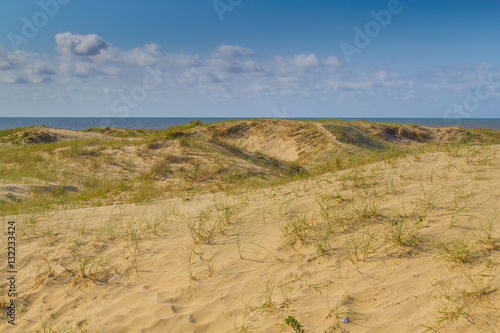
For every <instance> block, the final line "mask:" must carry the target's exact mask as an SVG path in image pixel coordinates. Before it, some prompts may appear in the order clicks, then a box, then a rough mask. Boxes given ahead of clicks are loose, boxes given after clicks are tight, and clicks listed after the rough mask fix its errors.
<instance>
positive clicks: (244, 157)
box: [0, 120, 500, 332]
mask: <svg viewBox="0 0 500 333" xmlns="http://www.w3.org/2000/svg"><path fill="white" fill-rule="evenodd" d="M464 131H465V132H464ZM24 133H27V134H24ZM442 133H445V134H442ZM499 139H500V136H499V135H498V133H497V132H495V131H489V130H470V131H469V130H459V131H458V130H457V131H456V133H455V132H453V129H449V130H446V131H444V132H438V131H437V130H436V131H434V130H433V129H428V128H424V127H420V126H409V125H408V126H399V125H387V124H369V123H365V122H348V123H347V122H340V121H320V122H315V121H285V120H249V121H233V122H226V123H217V124H210V125H204V124H201V123H192V124H189V125H185V126H178V127H175V128H171V129H168V130H165V131H150V130H119V129H111V128H104V129H91V130H88V131H83V132H72V131H65V132H60V131H59V130H54V131H52V130H51V129H47V128H43V127H40V128H28V129H17V130H9V131H1V132H0V141H2V142H4V143H5V144H6V145H4V146H2V147H1V148H0V149H1V152H2V154H0V180H1V182H0V212H1V213H0V215H1V216H2V219H3V220H5V221H7V220H15V221H16V223H17V235H18V247H19V251H18V253H19V254H18V262H19V263H20V264H19V265H20V266H19V272H20V274H19V277H20V280H19V281H18V282H17V283H18V284H17V285H18V288H19V290H18V293H19V294H18V297H17V301H18V310H19V312H18V313H19V318H18V324H19V326H18V330H17V331H19V332H24V331H35V332H36V331H39V332H73V331H75V332H111V331H127V332H141V331H144V330H150V331H155V330H156V331H157V330H158V329H159V328H161V330H163V331H179V330H181V331H186V332H190V331H195V330H201V331H218V332H251V331H266V332H282V331H283V332H292V331H293V330H295V331H302V330H303V331H305V332H336V331H341V332H342V331H353V332H372V331H386V332H396V331H425V330H428V331H448V330H455V331H463V332H468V331H470V332H476V331H485V332H486V331H488V332H490V331H491V332H495V331H497V330H498V329H499V327H500V321H499V320H498V318H499V317H500V316H498V314H499V308H500V293H499V284H498V277H497V276H498V267H499V265H500V229H499V227H500V225H499V222H498V221H499V220H498V216H500V202H499V200H500V191H499V190H498V188H499V185H500V173H499V172H498V170H499V169H500V162H498V160H497V158H496V156H497V151H498V149H499V144H500V142H499V141H498V140H499ZM44 140H45V141H50V142H44ZM2 231H3V233H4V237H5V235H6V232H7V230H6V228H5V227H4V228H3V230H2ZM6 258H7V257H6V253H4V252H2V254H1V255H0V261H3V262H6ZM0 287H1V290H2V294H1V295H0V307H1V308H2V309H3V310H2V311H5V306H6V304H7V303H6V302H7V296H6V294H5V292H4V291H5V290H6V287H7V281H2V282H1V283H0ZM74 318H78V319H74ZM5 325H7V324H6V322H4V321H2V322H0V330H3V329H4V328H5V327H6V326H5Z"/></svg>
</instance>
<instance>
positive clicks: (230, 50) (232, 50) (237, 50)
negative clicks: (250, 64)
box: [217, 45, 254, 57]
mask: <svg viewBox="0 0 500 333" xmlns="http://www.w3.org/2000/svg"><path fill="white" fill-rule="evenodd" d="M217 53H218V54H219V55H223V56H230V57H241V56H249V55H253V54H254V53H253V51H252V50H250V49H247V48H244V47H242V46H234V45H220V46H219V47H217Z"/></svg>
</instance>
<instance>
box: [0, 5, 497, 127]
mask: <svg viewBox="0 0 500 333" xmlns="http://www.w3.org/2000/svg"><path fill="white" fill-rule="evenodd" d="M498 13H500V1H497V0H412V1H410V0H401V1H398V0H387V1H378V0H374V1H354V0H352V1H345V0H339V1H333V0H330V1H328V0H273V1H269V0H267V1H265V0H216V1H213V0H206V1H205V0H203V1H201V0H184V1H153V0H145V1H140V2H139V1H131V0H121V1H108V0H100V1H97V0H86V1H82V0H80V1H79V0H40V1H22V2H21V1H14V0H8V1H2V2H1V4H0V99H1V103H0V117H11V116H32V117H33V116H39V117H48V116H68V117H92V116H102V117H144V116H156V117H179V116H191V117H435V118H442V117H444V118H454V117H458V118H468V117H472V118H479V117H493V118H496V117H499V110H500V109H499V105H500V103H499V101H500V64H499V62H500V57H499V56H498V55H499V54H500V43H499V42H498V40H499V37H500V20H498Z"/></svg>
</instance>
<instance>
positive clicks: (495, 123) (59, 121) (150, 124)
mask: <svg viewBox="0 0 500 333" xmlns="http://www.w3.org/2000/svg"><path fill="white" fill-rule="evenodd" d="M234 119H250V118H124V119H120V118H0V130H4V129H11V128H16V127H28V126H40V125H46V126H47V127H51V128H63V129H70V130H83V129H87V128H92V127H93V128H95V127H106V126H109V127H116V128H130V129H136V128H146V129H165V128H168V127H170V126H175V125H182V124H187V123H189V122H190V121H192V120H201V121H202V122H203V123H213V122H219V121H224V120H234ZM296 119H298V118H296ZM301 119H308V120H314V119H325V118H301ZM340 119H341V120H366V121H373V122H383V123H398V124H417V125H423V126H429V127H441V126H460V127H464V128H490V129H495V130H500V119H498V118H495V119H488V118H468V119H443V118H340Z"/></svg>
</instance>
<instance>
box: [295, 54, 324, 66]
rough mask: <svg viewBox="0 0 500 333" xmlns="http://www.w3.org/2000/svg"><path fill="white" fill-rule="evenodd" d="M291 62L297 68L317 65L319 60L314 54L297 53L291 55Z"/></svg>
mask: <svg viewBox="0 0 500 333" xmlns="http://www.w3.org/2000/svg"><path fill="white" fill-rule="evenodd" d="M292 61H293V64H294V65H295V66H296V67H299V68H309V67H318V66H319V65H320V61H319V59H318V57H316V55H314V54H312V53H311V54H299V55H296V56H294V57H293V59H292Z"/></svg>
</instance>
